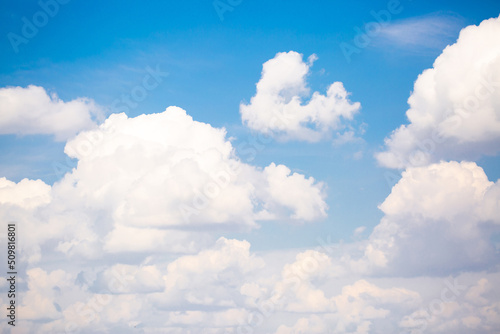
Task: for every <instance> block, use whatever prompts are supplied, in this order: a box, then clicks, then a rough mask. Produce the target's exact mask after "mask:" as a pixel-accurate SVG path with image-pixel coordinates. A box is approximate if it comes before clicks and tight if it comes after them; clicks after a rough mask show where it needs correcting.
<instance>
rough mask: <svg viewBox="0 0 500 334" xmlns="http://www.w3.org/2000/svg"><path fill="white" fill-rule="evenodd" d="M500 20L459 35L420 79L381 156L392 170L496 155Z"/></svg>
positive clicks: (499, 122)
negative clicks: (403, 121) (404, 122)
mask: <svg viewBox="0 0 500 334" xmlns="http://www.w3.org/2000/svg"><path fill="white" fill-rule="evenodd" d="M499 36H500V18H492V19H489V20H486V21H483V22H482V23H481V24H480V25H479V26H469V27H466V28H464V29H463V30H462V31H461V32H460V37H459V38H458V40H457V42H456V43H455V44H453V45H451V46H448V47H447V48H446V49H445V50H444V51H443V53H442V54H441V55H440V56H439V57H438V58H437V59H436V61H435V62H434V66H433V68H431V69H427V70H425V71H424V72H423V73H422V74H420V75H419V77H418V79H417V80H416V81H415V86H414V90H413V93H412V94H411V96H410V98H409V99H408V104H409V105H410V109H409V110H408V111H407V112H406V115H407V117H408V120H409V121H410V124H408V125H402V126H401V127H399V128H398V129H397V130H395V131H394V132H393V133H392V134H391V136H390V137H389V138H387V139H386V140H385V146H386V150H385V151H384V152H381V153H378V154H377V159H378V161H379V163H380V164H382V165H383V166H386V167H390V168H405V167H408V166H423V165H426V164H428V163H431V162H437V161H439V160H441V159H444V160H450V159H451V160H462V159H469V160H474V159H476V158H478V157H479V156H481V155H492V154H496V153H497V152H498V150H499V147H500V145H499V143H500V120H499V119H500V114H499V112H500V37H499Z"/></svg>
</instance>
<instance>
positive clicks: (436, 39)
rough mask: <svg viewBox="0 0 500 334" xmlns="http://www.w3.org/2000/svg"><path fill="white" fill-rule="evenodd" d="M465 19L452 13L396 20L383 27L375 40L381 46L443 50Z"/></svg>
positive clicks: (454, 37)
mask: <svg viewBox="0 0 500 334" xmlns="http://www.w3.org/2000/svg"><path fill="white" fill-rule="evenodd" d="M462 26H463V19H461V18H460V17H457V16H453V15H451V14H442V13H436V14H430V15H425V16H419V17H413V18H408V19H404V20H399V21H395V22H393V23H392V24H389V25H387V26H385V27H383V28H382V29H381V31H380V34H379V35H378V38H377V39H376V40H375V41H374V42H375V45H377V46H379V47H388V46H390V47H398V48H402V49H405V50H407V51H422V50H428V49H439V50H441V49H442V48H443V47H444V46H446V45H447V44H449V43H451V42H453V41H454V40H455V39H456V38H457V37H458V32H459V31H460V29H461V27H462Z"/></svg>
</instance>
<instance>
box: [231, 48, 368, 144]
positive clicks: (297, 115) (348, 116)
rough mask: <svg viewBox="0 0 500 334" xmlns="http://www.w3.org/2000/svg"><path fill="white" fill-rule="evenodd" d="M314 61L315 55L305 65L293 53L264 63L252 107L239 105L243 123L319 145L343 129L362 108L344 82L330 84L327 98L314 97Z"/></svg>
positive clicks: (283, 136)
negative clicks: (310, 82) (311, 76)
mask: <svg viewBox="0 0 500 334" xmlns="http://www.w3.org/2000/svg"><path fill="white" fill-rule="evenodd" d="M315 60H316V55H314V54H313V55H311V56H309V58H308V62H307V63H306V62H304V61H303V59H302V55H301V54H299V53H297V52H295V51H290V52H282V53H278V54H276V56H275V57H274V58H273V59H271V60H268V61H267V62H265V63H264V65H263V66H262V76H261V78H260V80H259V82H258V83H257V93H256V94H255V95H254V96H253V97H252V98H251V99H250V103H249V104H245V103H242V104H241V105H240V113H241V119H242V121H243V123H244V124H245V125H247V126H248V127H249V128H250V129H252V130H255V131H258V132H262V133H265V134H270V135H273V136H277V137H278V138H279V139H281V140H304V141H310V142H316V141H319V140H321V139H324V138H328V137H329V136H331V132H332V131H333V130H342V129H343V127H344V126H345V123H346V122H348V121H350V120H352V119H353V117H354V115H355V114H356V113H357V112H358V111H359V109H360V108H361V105H360V103H359V102H354V103H353V102H351V101H350V100H349V98H348V95H349V93H348V92H347V91H346V90H345V88H344V85H343V84H342V83H341V82H334V83H333V84H331V85H330V86H329V87H328V90H327V92H326V95H322V94H321V93H319V92H314V93H312V95H311V93H310V88H309V87H308V85H307V81H306V80H307V76H308V75H309V74H310V68H311V66H312V65H313V62H314V61H315ZM306 98H309V100H307V102H306V101H305V100H306Z"/></svg>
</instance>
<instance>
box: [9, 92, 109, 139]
mask: <svg viewBox="0 0 500 334" xmlns="http://www.w3.org/2000/svg"><path fill="white" fill-rule="evenodd" d="M0 109H1V110H2V113H0V134H18V135H33V134H48V135H54V137H55V139H56V140H58V141H64V140H66V139H68V138H71V137H73V136H74V135H75V134H77V133H78V132H79V131H81V130H86V129H90V128H93V127H95V126H96V124H95V122H94V119H95V118H98V117H100V116H101V115H102V110H101V108H100V107H99V106H98V105H96V104H95V103H94V101H92V100H90V99H87V98H77V99H75V100H72V101H69V102H64V101H62V100H61V99H59V98H58V97H57V95H56V94H51V95H49V94H47V92H46V91H45V89H44V88H43V87H39V86H33V85H30V86H28V87H26V88H23V87H4V88H0Z"/></svg>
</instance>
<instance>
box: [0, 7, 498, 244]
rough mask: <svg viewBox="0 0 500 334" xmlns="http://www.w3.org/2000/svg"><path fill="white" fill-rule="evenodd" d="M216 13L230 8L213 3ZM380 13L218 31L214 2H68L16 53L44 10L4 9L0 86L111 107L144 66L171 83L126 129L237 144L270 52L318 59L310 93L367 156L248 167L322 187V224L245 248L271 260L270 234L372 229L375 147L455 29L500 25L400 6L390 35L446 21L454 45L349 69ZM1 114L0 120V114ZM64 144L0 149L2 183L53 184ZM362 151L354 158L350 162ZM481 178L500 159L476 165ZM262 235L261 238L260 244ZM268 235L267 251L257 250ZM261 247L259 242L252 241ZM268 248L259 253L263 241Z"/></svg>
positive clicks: (486, 13)
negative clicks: (151, 116) (337, 103)
mask: <svg viewBox="0 0 500 334" xmlns="http://www.w3.org/2000/svg"><path fill="white" fill-rule="evenodd" d="M223 2H227V1H226V0H223ZM387 3H388V1H371V0H370V1H355V2H347V1H343V2H340V1H292V0H287V1H250V0H243V1H242V2H241V4H239V5H237V6H234V9H233V10H232V11H228V12H225V13H224V20H223V21H221V20H220V18H219V16H218V14H217V12H216V10H215V8H214V6H213V1H212V0H199V1H191V0H183V1H144V2H140V1H130V0H120V1H118V0H111V1H105V2H102V1H78V0H72V1H69V2H68V3H67V4H64V5H61V6H60V8H59V11H58V13H57V15H55V16H54V17H53V18H50V20H49V22H48V24H47V25H46V26H44V27H41V28H40V29H39V32H38V33H37V34H36V36H34V37H33V38H32V39H30V40H29V42H28V43H27V44H26V45H24V44H23V45H20V46H19V52H18V53H15V52H14V51H13V49H12V47H11V45H10V43H9V40H8V38H7V37H6V35H7V33H9V32H14V33H16V34H21V28H22V26H23V22H22V17H26V18H28V19H29V20H31V19H32V17H33V15H34V14H35V13H36V12H38V11H40V10H41V7H40V5H39V4H38V2H37V1H2V2H1V3H0V22H2V24H1V25H0V87H5V86H23V87H25V86H27V85H29V84H34V85H38V86H43V87H44V88H45V89H47V90H48V91H50V92H55V93H57V94H58V96H59V97H60V98H62V99H63V100H65V101H68V100H72V99H74V98H76V97H89V98H92V99H94V100H95V101H96V102H97V103H98V104H100V105H102V106H105V107H108V108H110V112H113V110H111V105H112V103H113V101H115V100H116V99H117V98H119V97H120V96H121V95H122V94H128V93H130V90H131V89H132V88H133V87H134V86H136V85H138V84H140V83H141V80H142V78H143V77H144V75H145V73H146V70H145V69H146V67H147V66H149V67H152V68H155V67H157V66H158V67H159V68H160V69H161V70H162V71H164V72H168V73H169V76H168V77H167V78H166V79H165V80H164V82H162V83H161V85H160V86H159V87H158V88H157V89H155V90H153V91H151V92H149V95H148V97H147V98H146V99H145V100H144V101H142V102H140V104H139V105H138V106H137V107H136V108H131V109H130V110H128V112H127V114H128V115H129V116H132V117H133V116H136V115H139V114H142V113H146V114H147V113H154V112H161V111H163V110H164V109H165V108H166V107H168V106H170V105H177V106H179V107H181V108H183V109H185V110H186V111H187V112H188V114H190V115H191V116H193V118H194V119H195V120H198V121H202V122H207V123H210V124H212V125H213V126H216V127H221V126H224V127H226V128H227V130H228V136H231V137H236V139H235V146H237V143H238V142H241V141H245V140H247V139H248V138H249V137H250V136H251V134H250V132H249V131H247V130H246V129H245V128H243V127H242V126H241V121H240V117H239V112H238V106H239V103H240V102H241V101H248V100H249V99H250V98H251V97H252V96H253V95H254V93H255V83H256V82H257V81H258V80H259V78H260V72H261V69H262V63H264V62H265V61H267V60H269V59H271V58H273V57H274V55H275V54H276V53H277V52H283V51H290V50H294V51H297V52H300V53H302V54H304V56H305V57H308V56H309V55H311V54H312V53H315V54H317V56H318V57H319V59H318V60H317V61H316V62H315V64H314V66H313V68H312V70H313V72H312V74H311V76H310V78H309V79H310V85H311V89H312V90H318V91H320V92H321V93H324V92H325V89H326V87H327V86H328V85H329V84H331V83H332V82H334V81H342V82H343V83H344V85H345V87H346V89H347V90H348V91H349V92H352V95H351V99H352V100H353V101H359V102H361V104H362V111H361V113H360V114H359V115H358V116H357V117H356V122H357V124H361V123H365V124H366V125H367V126H366V133H365V134H364V135H363V139H364V140H365V143H363V144H357V146H352V145H347V146H343V147H340V148H336V147H333V146H332V144H331V143H319V144H305V143H296V142H290V143H271V144H268V145H267V146H266V147H265V149H264V150H263V151H262V152H260V153H259V155H258V156H257V157H256V159H255V161H253V162H252V163H253V164H256V165H258V166H266V165H268V164H269V163H270V162H276V163H283V164H286V165H287V166H289V167H290V168H292V170H296V171H300V172H302V173H304V174H306V175H308V176H314V177H315V178H316V179H318V180H323V181H325V182H326V183H327V184H328V195H329V197H328V204H329V205H330V212H329V217H328V218H327V219H326V220H325V221H324V222H320V223H316V224H313V225H308V227H307V228H302V227H293V228H292V229H285V228H284V227H281V226H280V225H279V224H276V225H266V226H264V227H263V229H262V230H261V231H260V232H256V233H260V234H254V235H250V236H248V238H249V239H252V238H253V237H255V238H257V239H258V240H251V242H252V244H253V245H254V247H257V248H259V247H261V248H266V247H267V248H269V247H271V246H270V244H271V243H272V242H274V243H277V244H280V242H281V241H279V240H278V241H276V240H272V239H274V237H273V236H274V235H276V234H277V233H281V234H283V233H286V235H287V236H288V239H287V240H289V243H288V242H281V243H282V244H283V245H284V246H286V245H289V244H292V243H293V244H294V245H296V246H301V245H304V246H305V245H308V244H313V243H314V240H315V237H316V236H318V235H324V234H331V235H332V236H334V239H335V238H337V239H341V238H349V235H350V234H351V233H352V230H353V229H354V228H356V227H357V226H361V225H365V226H368V227H371V226H373V225H375V224H376V223H377V222H378V219H379V217H380V214H379V212H378V211H377V208H376V207H377V204H379V203H381V202H382V201H383V199H384V198H385V197H386V196H387V195H388V193H389V192H390V185H391V184H388V183H387V181H386V179H385V177H384V175H385V174H386V172H387V171H386V170H384V169H382V168H379V167H377V165H376V162H375V161H374V159H373V152H374V151H376V150H378V149H380V147H381V145H382V144H383V139H384V137H386V136H387V135H388V134H389V133H390V132H391V131H392V130H394V129H395V128H397V127H398V126H399V125H400V124H402V123H405V122H406V117H405V114H404V113H405V111H406V109H407V104H406V100H407V98H408V97H409V94H410V92H411V90H412V87H413V82H414V80H415V79H416V78H417V75H418V74H419V73H421V72H422V71H423V70H424V69H426V68H429V67H431V66H432V63H433V61H434V59H435V58H436V57H437V56H438V55H439V54H440V53H441V50H442V49H443V48H444V47H445V46H446V45H448V44H450V43H453V42H454V41H455V40H456V38H457V37H458V32H459V30H460V28H462V27H465V26H467V25H470V24H479V23H480V22H481V21H482V20H484V19H487V18H490V17H495V16H498V15H499V14H500V2H498V1H495V0H491V1H478V2H470V1H417V0H413V1H408V0H402V1H401V7H402V8H403V10H402V11H401V12H400V13H399V14H397V15H393V17H392V19H391V22H399V21H402V20H405V19H408V18H414V17H420V16H424V15H438V16H439V15H446V16H451V17H455V18H456V22H459V23H460V25H457V27H456V28H455V29H452V30H453V31H451V35H450V36H448V37H447V38H443V39H442V40H441V41H439V45H437V46H436V45H434V46H433V47H427V48H422V49H419V50H418V52H416V51H415V50H405V49H404V48H400V47H391V46H390V45H385V46H380V45H377V43H375V42H373V43H370V44H369V45H368V46H367V47H366V48H364V49H362V50H361V53H359V54H355V55H353V56H352V61H350V62H348V61H347V60H346V59H345V57H344V55H343V54H342V52H341V49H340V47H339V44H340V43H342V42H348V43H352V40H353V38H354V37H355V36H356V34H357V31H356V28H360V29H363V27H364V24H366V23H368V22H371V21H374V18H373V16H372V15H371V13H370V12H371V11H380V10H384V9H386V8H387ZM0 112H1V111H0ZM63 147H64V143H55V142H53V141H52V139H51V138H49V137H45V136H27V137H23V138H19V137H16V136H0V150H1V153H2V156H1V157H0V176H6V177H7V178H9V179H11V180H13V181H16V182H17V181H19V180H21V179H22V178H24V177H29V178H32V179H37V178H41V179H42V180H44V181H45V182H47V183H49V184H52V183H53V182H55V181H56V180H57V178H58V175H57V174H55V173H54V170H53V167H52V166H53V163H54V162H60V163H63V164H65V156H64V153H63ZM360 150H361V151H362V152H363V158H362V159H359V160H355V159H353V158H352V154H353V153H354V152H355V151H360ZM479 163H480V164H481V166H482V167H483V168H485V171H486V172H487V173H488V175H489V176H490V179H495V180H496V178H498V177H500V175H499V174H498V172H495V170H496V167H498V159H492V158H485V159H483V160H482V161H480V162H479ZM266 230H267V231H269V233H263V232H262V231H266ZM265 235H267V236H268V237H267V238H268V239H269V240H267V241H266V237H265ZM259 240H260V241H259ZM262 240H264V241H262Z"/></svg>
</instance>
